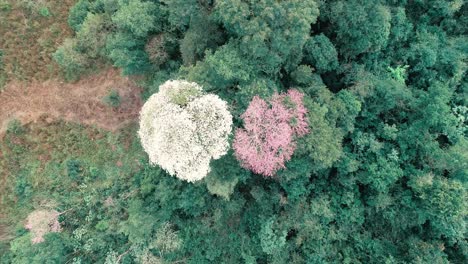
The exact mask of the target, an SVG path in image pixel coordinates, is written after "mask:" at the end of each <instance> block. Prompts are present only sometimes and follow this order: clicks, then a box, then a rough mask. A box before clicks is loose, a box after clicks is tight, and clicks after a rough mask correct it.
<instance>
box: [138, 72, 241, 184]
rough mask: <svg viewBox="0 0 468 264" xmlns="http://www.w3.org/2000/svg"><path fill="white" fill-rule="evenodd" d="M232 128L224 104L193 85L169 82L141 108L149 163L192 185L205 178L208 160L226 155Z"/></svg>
mask: <svg viewBox="0 0 468 264" xmlns="http://www.w3.org/2000/svg"><path fill="white" fill-rule="evenodd" d="M231 126H232V116H231V114H230V113H229V111H228V109H227V104H226V102H225V101H223V100H221V99H220V98H219V97H218V96H216V95H213V94H203V92H202V88H201V87H200V86H199V85H198V84H196V83H190V82H186V81H180V80H174V81H172V80H170V81H167V82H165V83H164V84H163V85H161V86H160V90H159V92H158V93H156V94H154V95H152V96H151V97H150V98H149V99H148V101H147V102H146V103H145V105H144V106H143V108H142V110H141V113H140V130H139V136H140V139H141V142H142V145H143V148H144V149H145V151H146V152H147V153H148V155H149V159H150V161H151V163H153V164H157V165H159V166H161V167H162V168H163V169H165V170H166V171H167V172H168V173H169V174H171V175H173V176H176V177H178V178H180V179H183V180H186V181H189V182H193V181H197V180H200V179H202V178H204V177H205V176H206V175H207V174H208V172H209V171H210V166H209V163H210V160H211V159H218V158H220V157H221V156H223V155H224V154H226V152H227V150H228V146H229V144H228V136H229V134H230V132H231Z"/></svg>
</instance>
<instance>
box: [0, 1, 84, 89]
mask: <svg viewBox="0 0 468 264" xmlns="http://www.w3.org/2000/svg"><path fill="white" fill-rule="evenodd" d="M75 2H76V0H39V1H38V0H0V50H2V52H3V70H2V69H1V67H0V90H1V86H2V82H3V83H5V82H6V81H8V80H12V79H19V80H46V79H48V78H52V77H57V76H58V72H59V68H58V65H57V64H56V63H54V61H53V60H52V53H54V52H55V50H56V49H57V47H58V46H59V45H60V44H61V43H62V42H63V39H65V38H66V37H68V36H71V34H72V30H71V29H70V28H69V27H68V24H67V18H68V10H69V9H70V7H71V6H72V5H73V4H74V3H75ZM46 10H47V11H46ZM44 12H46V13H44ZM0 66H1V65H0Z"/></svg>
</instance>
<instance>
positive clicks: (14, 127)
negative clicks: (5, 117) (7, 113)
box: [7, 119, 24, 135]
mask: <svg viewBox="0 0 468 264" xmlns="http://www.w3.org/2000/svg"><path fill="white" fill-rule="evenodd" d="M7 132H8V133H12V134H15V135H19V134H22V133H23V132H24V127H23V125H22V124H21V121H19V120H18V119H13V120H11V121H10V122H9V123H8V126H7Z"/></svg>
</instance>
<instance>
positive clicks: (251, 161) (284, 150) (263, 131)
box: [233, 90, 309, 176]
mask: <svg viewBox="0 0 468 264" xmlns="http://www.w3.org/2000/svg"><path fill="white" fill-rule="evenodd" d="M302 97H303V94H302V93H300V92H298V91H297V90H289V91H288V93H287V94H275V95H274V96H273V98H272V100H271V101H270V103H267V102H266V101H265V100H263V99H261V98H260V97H258V96H255V97H254V98H253V99H252V102H251V103H250V105H249V107H248V108H247V110H246V111H245V113H244V114H242V116H241V117H242V119H243V120H244V128H240V129H237V130H236V134H235V139H234V144H233V147H234V150H235V154H236V157H237V159H238V160H239V161H240V163H241V165H242V167H244V168H246V169H249V170H251V171H253V172H254V173H257V174H262V175H264V176H273V175H274V174H275V172H276V171H277V170H278V169H281V168H284V163H285V162H286V161H288V160H289V159H291V156H292V154H293V153H294V150H295V148H296V143H295V137H300V136H303V135H305V134H307V133H308V132H309V128H308V125H307V122H306V119H305V114H306V112H307V110H306V108H305V107H304V105H303V103H302Z"/></svg>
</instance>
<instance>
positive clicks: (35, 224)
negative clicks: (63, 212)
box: [24, 210, 61, 244]
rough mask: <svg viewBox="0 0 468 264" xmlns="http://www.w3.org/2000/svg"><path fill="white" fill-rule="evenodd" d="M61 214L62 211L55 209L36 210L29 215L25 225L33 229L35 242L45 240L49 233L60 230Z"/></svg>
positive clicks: (32, 238)
mask: <svg viewBox="0 0 468 264" xmlns="http://www.w3.org/2000/svg"><path fill="white" fill-rule="evenodd" d="M59 215H60V213H59V212H57V211H55V210H35V211H33V212H32V213H30V214H29V215H28V219H27V220H26V224H25V226H24V227H25V228H26V229H28V230H30V231H31V233H32V237H31V242H32V243H33V244H37V243H41V242H43V241H44V235H46V234H47V233H50V232H60V230H61V227H60V222H59V221H58V217H59Z"/></svg>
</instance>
